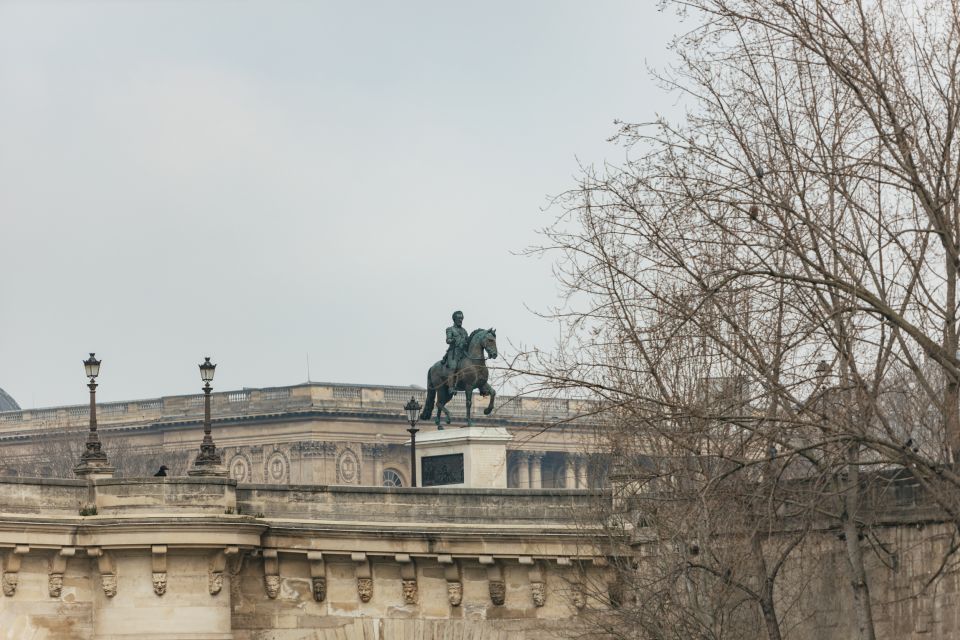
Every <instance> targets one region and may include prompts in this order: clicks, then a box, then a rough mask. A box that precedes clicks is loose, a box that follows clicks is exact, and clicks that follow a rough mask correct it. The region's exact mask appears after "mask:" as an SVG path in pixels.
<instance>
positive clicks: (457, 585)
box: [447, 582, 463, 607]
mask: <svg viewBox="0 0 960 640" xmlns="http://www.w3.org/2000/svg"><path fill="white" fill-rule="evenodd" d="M447 598H448V599H449V600H450V604H451V606H454V607H459V606H460V603H461V602H463V583H461V582H448V583H447Z"/></svg>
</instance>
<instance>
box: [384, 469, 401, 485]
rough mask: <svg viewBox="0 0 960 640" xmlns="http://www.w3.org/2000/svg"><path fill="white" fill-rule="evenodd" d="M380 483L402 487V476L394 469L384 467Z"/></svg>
mask: <svg viewBox="0 0 960 640" xmlns="http://www.w3.org/2000/svg"><path fill="white" fill-rule="evenodd" d="M381 484H383V486H385V487H402V486H403V477H402V476H401V475H400V473H399V472H398V471H397V470H395V469H384V470H383V482H382V483H381Z"/></svg>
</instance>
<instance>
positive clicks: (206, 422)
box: [187, 358, 227, 476]
mask: <svg viewBox="0 0 960 640" xmlns="http://www.w3.org/2000/svg"><path fill="white" fill-rule="evenodd" d="M216 370H217V365H215V364H213V363H212V362H210V358H204V361H203V363H201V364H200V379H201V380H203V441H202V442H201V443H200V453H198V454H197V458H196V459H195V460H194V461H193V468H192V469H190V471H188V472H187V475H191V476H225V475H227V471H226V469H224V467H223V459H222V458H221V456H220V453H219V452H217V447H216V445H214V444H213V435H211V427H210V392H211V391H213V387H211V386H210V382H211V381H212V380H213V373H214V371H216Z"/></svg>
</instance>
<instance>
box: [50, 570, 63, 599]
mask: <svg viewBox="0 0 960 640" xmlns="http://www.w3.org/2000/svg"><path fill="white" fill-rule="evenodd" d="M47 591H48V592H49V593H50V597H51V598H59V597H60V594H61V593H63V574H62V573H51V574H50V576H49V577H48V578H47Z"/></svg>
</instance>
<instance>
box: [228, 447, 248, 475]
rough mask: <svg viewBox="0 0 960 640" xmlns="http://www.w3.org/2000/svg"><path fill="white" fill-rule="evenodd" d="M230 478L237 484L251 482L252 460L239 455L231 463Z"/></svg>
mask: <svg viewBox="0 0 960 640" xmlns="http://www.w3.org/2000/svg"><path fill="white" fill-rule="evenodd" d="M230 477H231V478H233V479H234V480H236V481H237V482H250V481H251V478H250V459H249V458H247V456H245V455H243V454H242V453H238V454H237V455H235V456H234V457H233V460H231V461H230Z"/></svg>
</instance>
